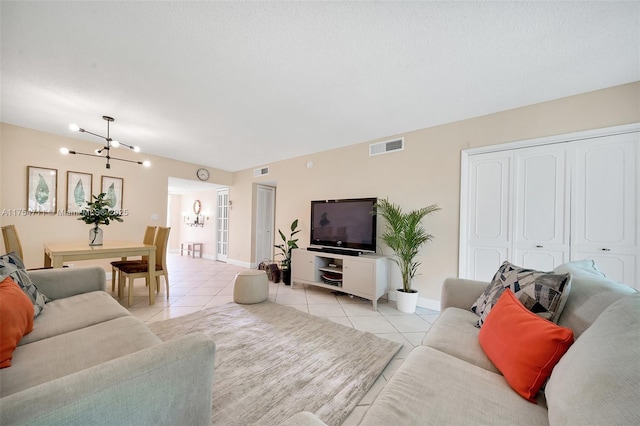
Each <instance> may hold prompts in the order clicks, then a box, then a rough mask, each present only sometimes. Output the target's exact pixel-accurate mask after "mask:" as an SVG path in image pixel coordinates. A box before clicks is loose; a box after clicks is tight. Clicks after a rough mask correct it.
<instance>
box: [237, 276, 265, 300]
mask: <svg viewBox="0 0 640 426" xmlns="http://www.w3.org/2000/svg"><path fill="white" fill-rule="evenodd" d="M268 298H269V280H268V279H267V273H266V272H265V271H260V270H257V269H247V270H246V271H242V272H238V274H237V275H236V279H235V282H234V283H233V301H234V302H236V303H242V304H244V305H251V304H253V303H260V302H264V301H265V300H267V299H268Z"/></svg>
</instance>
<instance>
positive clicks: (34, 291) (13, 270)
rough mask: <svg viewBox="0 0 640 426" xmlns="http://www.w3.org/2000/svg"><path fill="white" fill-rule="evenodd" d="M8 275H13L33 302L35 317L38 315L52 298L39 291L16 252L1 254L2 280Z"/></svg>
mask: <svg viewBox="0 0 640 426" xmlns="http://www.w3.org/2000/svg"><path fill="white" fill-rule="evenodd" d="M6 277H11V278H12V279H13V280H14V281H15V282H16V283H17V284H18V285H19V286H20V288H21V289H22V291H24V292H25V293H26V294H27V296H29V299H31V303H33V310H34V318H35V317H37V316H38V315H39V314H40V312H42V310H43V309H44V305H45V303H48V302H50V301H51V300H50V299H49V298H48V297H47V296H45V295H44V294H42V293H40V292H39V291H38V288H37V287H36V285H35V284H34V283H33V281H31V278H30V277H29V275H28V274H27V271H25V267H24V263H22V259H20V257H19V256H18V255H17V254H16V253H15V252H11V253H8V254H3V255H2V256H0V281H2V280H4V279H5V278H6Z"/></svg>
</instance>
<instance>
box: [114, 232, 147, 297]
mask: <svg viewBox="0 0 640 426" xmlns="http://www.w3.org/2000/svg"><path fill="white" fill-rule="evenodd" d="M156 229H157V226H147V228H146V229H145V231H144V236H143V237H142V243H143V244H153V241H154V240H155V238H156ZM147 262H149V259H148V257H147V256H142V259H137V260H116V261H113V262H111V291H112V292H113V291H115V289H116V275H118V271H119V270H120V267H121V266H122V265H128V264H134V263H144V264H147ZM119 298H120V287H118V299H119Z"/></svg>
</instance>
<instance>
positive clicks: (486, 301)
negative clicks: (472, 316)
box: [471, 262, 571, 327]
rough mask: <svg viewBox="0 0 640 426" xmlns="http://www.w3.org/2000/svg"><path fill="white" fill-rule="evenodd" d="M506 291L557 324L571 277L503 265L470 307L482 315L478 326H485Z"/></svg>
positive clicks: (569, 275) (535, 312) (508, 263)
mask: <svg viewBox="0 0 640 426" xmlns="http://www.w3.org/2000/svg"><path fill="white" fill-rule="evenodd" d="M506 288H508V289H510V290H511V291H512V292H513V293H514V294H515V295H516V297H517V298H518V300H519V301H520V302H521V303H522V304H523V305H524V306H525V307H526V308H527V309H529V310H530V311H531V312H533V313H534V314H536V315H538V316H540V317H542V318H544V319H547V320H549V321H552V322H554V323H555V322H558V318H559V317H560V314H561V313H562V309H563V308H564V305H565V303H566V302H567V297H568V296H569V289H570V288H571V274H569V273H566V274H554V273H552V272H541V271H536V270H533V269H526V268H521V267H519V266H515V265H512V264H511V263H510V262H504V263H503V264H502V266H500V268H498V272H496V274H495V275H494V277H493V280H492V281H491V284H489V285H488V286H487V288H486V289H485V290H484V292H483V293H482V294H481V295H480V297H479V298H478V300H476V302H475V303H474V304H473V306H471V310H472V311H473V312H475V313H476V314H478V315H479V316H480V319H479V320H478V321H477V322H476V327H482V324H483V323H484V320H485V318H486V317H487V315H488V314H489V312H490V311H491V308H492V307H493V306H494V305H495V304H496V303H497V302H498V299H499V298H500V296H501V295H502V293H503V292H504V290H505V289H506Z"/></svg>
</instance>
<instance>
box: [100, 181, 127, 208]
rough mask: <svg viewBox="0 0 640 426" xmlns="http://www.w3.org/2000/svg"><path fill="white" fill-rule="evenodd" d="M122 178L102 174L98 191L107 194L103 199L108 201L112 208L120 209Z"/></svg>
mask: <svg viewBox="0 0 640 426" xmlns="http://www.w3.org/2000/svg"><path fill="white" fill-rule="evenodd" d="M123 185H124V179H122V178H117V177H112V176H102V184H101V188H102V189H101V190H100V192H101V193H102V192H104V193H105V194H107V195H106V196H105V197H104V199H105V200H108V201H109V208H110V209H112V210H122V193H123V191H122V187H123Z"/></svg>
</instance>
